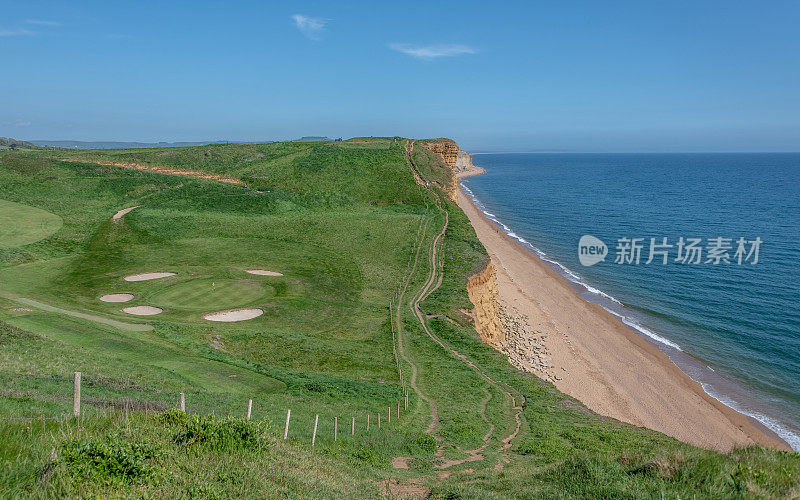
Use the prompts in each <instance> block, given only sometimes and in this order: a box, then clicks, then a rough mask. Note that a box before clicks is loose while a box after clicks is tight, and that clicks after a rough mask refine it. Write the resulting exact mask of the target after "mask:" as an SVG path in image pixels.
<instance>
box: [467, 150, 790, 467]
mask: <svg viewBox="0 0 800 500" xmlns="http://www.w3.org/2000/svg"><path fill="white" fill-rule="evenodd" d="M473 163H474V164H475V165H477V166H479V167H483V168H484V169H485V170H486V173H485V174H483V175H478V176H474V177H467V178H464V179H462V180H461V185H462V186H463V187H464V189H465V192H466V193H467V194H469V195H470V196H471V197H473V199H474V200H475V201H476V203H477V205H478V207H479V208H480V209H481V210H482V211H483V212H484V214H485V215H486V216H487V217H488V218H489V219H491V220H492V221H494V223H495V224H497V225H498V226H499V227H500V228H502V229H503V230H504V231H505V232H507V233H508V234H509V235H510V236H511V237H513V238H515V239H516V240H517V241H519V242H520V244H522V245H523V246H525V247H526V248H527V249H528V250H530V251H531V252H533V253H534V254H536V255H537V256H539V257H540V258H541V259H543V260H544V261H545V262H547V263H548V264H549V265H550V266H551V267H553V268H554V269H555V270H556V271H558V272H559V273H560V274H561V275H563V276H564V277H565V278H566V279H568V280H569V281H570V282H571V283H572V284H573V286H574V287H575V289H576V290H578V292H579V293H580V294H581V295H582V296H583V297H584V298H585V299H587V300H590V301H592V302H596V303H597V304H599V305H601V306H602V307H604V308H605V309H607V310H608V311H609V312H611V313H612V314H614V315H615V316H617V317H618V318H619V320H620V321H622V322H623V323H625V324H626V325H628V326H629V327H630V328H632V329H633V330H635V331H636V332H638V333H639V334H640V335H642V336H643V337H644V338H646V339H647V340H649V341H650V342H652V343H653V344H655V345H656V346H657V347H658V348H659V349H661V350H662V351H663V352H664V353H665V354H666V355H667V356H669V358H670V359H671V360H672V362H673V363H675V364H676V365H677V366H678V367H679V368H680V369H681V370H683V371H684V372H685V373H686V374H687V375H688V376H689V377H691V378H692V379H694V380H696V381H697V382H699V383H700V384H702V386H703V388H704V389H705V391H706V392H707V393H708V394H709V395H711V396H713V397H714V398H716V399H718V400H719V401H721V402H722V403H724V404H726V405H728V406H730V407H732V408H734V409H736V410H738V411H740V412H742V413H744V414H747V415H750V416H751V417H753V418H755V419H757V420H759V421H760V422H761V423H763V424H764V425H765V426H767V427H768V428H770V429H772V430H773V431H774V432H775V433H776V434H778V435H779V436H780V437H781V438H783V439H784V440H785V441H786V442H787V443H789V445H790V446H791V447H792V448H794V450H795V451H800V153H730V154H728V153H725V154H719V153H692V154H638V153H637V154H567V153H559V154H549V153H502V154H475V155H473ZM589 237H593V238H589ZM582 238H583V239H582ZM579 243H582V244H583V245H582V246H583V250H582V251H583V258H582V257H581V254H580V253H579V251H580V249H579ZM603 247H605V252H603ZM601 253H602V255H601ZM582 261H583V262H582ZM665 261H666V262H665ZM585 264H588V265H585Z"/></svg>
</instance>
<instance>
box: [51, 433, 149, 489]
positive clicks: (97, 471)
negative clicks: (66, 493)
mask: <svg viewBox="0 0 800 500" xmlns="http://www.w3.org/2000/svg"><path fill="white" fill-rule="evenodd" d="M159 452H160V450H159V449H158V448H157V447H155V446H153V445H149V444H146V443H131V442H129V441H126V440H125V439H124V438H123V437H122V436H120V435H111V436H106V437H105V438H103V439H102V440H85V439H83V440H73V441H68V442H66V443H64V444H63V445H62V447H61V459H62V460H63V462H64V463H65V464H66V466H67V469H69V471H70V472H72V473H73V474H75V475H77V476H79V477H83V478H87V479H109V478H110V479H121V480H123V481H126V482H130V481H133V480H134V479H138V478H141V477H145V476H148V475H149V474H151V473H152V472H153V470H154V469H155V464H154V462H155V460H156V459H157V458H158V455H159Z"/></svg>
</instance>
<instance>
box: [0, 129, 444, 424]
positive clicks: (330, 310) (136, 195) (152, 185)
mask: <svg viewBox="0 0 800 500" xmlns="http://www.w3.org/2000/svg"><path fill="white" fill-rule="evenodd" d="M69 155H70V156H71V157H72V159H73V160H77V161H70V162H65V161H60V160H59V159H57V158H55V157H56V154H55V153H51V152H17V153H13V154H12V153H11V152H8V153H3V154H2V156H0V199H14V200H19V203H13V204H11V203H5V204H3V205H2V207H3V210H4V213H5V214H6V217H7V218H8V217H11V216H10V215H9V214H12V213H14V214H23V215H24V214H27V217H28V218H27V219H26V220H30V221H31V222H30V223H26V224H24V225H20V224H18V223H17V224H13V225H12V226H11V227H13V228H14V229H13V230H14V235H15V236H14V241H15V243H20V242H22V241H32V240H33V239H34V238H42V237H44V236H46V234H47V232H46V231H44V229H46V228H49V229H47V230H48V231H53V230H54V229H53V225H52V224H54V223H56V222H57V223H58V224H60V221H61V220H62V219H63V221H64V226H63V229H62V230H61V231H58V232H56V233H55V234H54V235H53V236H52V237H51V238H49V239H46V240H44V241H41V242H40V243H38V244H36V245H30V246H27V247H24V248H22V249H20V248H11V249H2V248H0V292H1V293H0V325H2V326H4V327H6V328H17V329H18V330H16V331H19V332H21V333H20V335H22V336H23V338H24V339H27V340H24V341H19V342H20V344H19V345H17V344H12V345H8V346H6V345H4V346H3V349H4V351H5V352H7V353H14V352H25V349H27V348H26V347H24V346H25V345H26V344H27V343H28V342H57V343H58V344H59V348H58V349H56V348H55V346H51V347H49V348H48V349H45V350H43V351H42V352H43V355H41V356H37V357H35V358H30V357H28V356H24V355H20V356H16V357H14V356H12V357H10V358H8V359H7V360H6V361H7V363H6V365H5V367H4V368H3V369H2V370H0V377H2V376H3V374H5V375H6V376H11V375H12V374H14V373H18V372H24V373H27V374H30V375H33V376H36V377H39V376H45V377H47V376H66V375H69V374H70V373H71V372H72V371H74V370H76V369H78V367H83V368H82V370H81V371H82V372H83V373H84V376H85V377H86V378H87V380H92V378H95V379H97V378H98V377H99V378H100V379H101V380H104V381H102V382H101V381H96V382H95V383H94V384H93V385H92V389H91V390H92V391H94V395H95V396H97V397H100V396H101V395H102V394H103V393H107V394H112V393H115V391H114V390H113V387H114V386H117V385H119V384H120V383H121V384H122V385H126V384H134V385H136V386H137V387H140V389H139V390H140V391H141V392H140V393H139V396H136V397H144V398H145V399H148V398H151V399H153V400H154V401H163V400H164V396H163V395H161V391H162V390H164V389H165V388H168V390H170V391H174V394H176V393H177V392H178V391H181V392H185V393H187V394H188V393H192V394H193V396H191V397H190V398H189V400H190V402H191V404H192V405H193V408H194V409H195V410H197V411H207V412H210V411H214V412H217V413H224V412H226V411H228V405H229V404H230V403H231V402H233V401H234V400H236V399H237V398H238V399H241V398H245V397H246V398H256V400H257V401H256V405H255V406H256V408H257V409H256V412H260V414H261V415H270V416H272V417H274V418H275V419H278V418H280V415H281V414H283V413H284V412H285V410H286V408H288V407H290V406H291V407H292V408H294V411H295V412H296V414H297V418H298V419H302V418H304V414H312V413H317V412H319V413H322V414H323V415H325V414H329V413H331V412H333V411H335V410H336V407H333V406H328V405H327V403H325V402H324V401H325V400H326V398H334V397H335V398H336V401H337V405H338V408H350V410H349V411H352V412H366V411H367V410H370V411H375V410H376V409H377V408H382V407H384V406H385V405H386V404H388V403H389V402H391V401H396V400H397V399H398V397H399V394H400V390H399V387H398V385H397V378H398V377H397V371H396V368H395V366H394V365H393V357H392V344H391V330H390V328H389V323H388V303H389V300H390V299H391V297H392V295H393V294H394V291H395V290H396V289H397V287H398V286H399V284H400V282H401V280H402V278H403V274H404V272H405V270H406V267H407V264H408V260H409V256H410V255H411V252H412V250H413V242H414V235H415V233H416V230H417V228H418V226H419V222H420V220H421V218H422V217H424V216H425V213H426V203H427V202H429V201H428V200H426V195H425V193H424V192H423V191H421V190H420V188H419V186H417V185H416V184H415V182H414V179H413V177H412V176H411V175H410V174H409V167H408V165H407V164H406V162H405V160H404V156H403V150H402V146H401V143H400V141H399V140H397V139H394V138H388V139H380V140H377V141H370V143H369V147H360V146H358V145H357V144H349V143H348V144H347V146H345V145H343V144H335V143H303V144H297V143H275V144H241V145H240V144H230V145H211V146H204V147H191V148H175V149H147V150H120V151H113V150H106V151H82V152H81V151H78V152H70V153H69ZM62 156H64V154H63V153H62V154H60V155H59V157H62ZM82 159H86V160H87V161H86V162H85V163H84V162H81V160H82ZM94 160H102V161H105V162H109V161H110V162H125V163H128V162H130V163H136V164H154V165H163V166H165V167H169V168H170V169H171V170H172V171H174V172H180V171H181V170H185V171H186V172H199V171H202V172H211V173H216V174H224V175H226V176H237V177H239V178H242V179H245V180H246V182H247V184H248V186H249V187H245V186H243V185H237V184H229V183H221V182H216V181H214V180H212V179H203V178H195V177H192V176H191V175H179V174H164V173H158V172H152V171H146V170H136V169H128V168H122V167H115V166H109V165H98V164H96V163H92V161H94ZM131 206H138V207H139V208H137V209H136V210H133V211H131V212H130V213H127V214H126V215H125V217H123V218H120V219H119V220H116V221H112V220H111V218H112V216H113V215H114V214H115V213H117V212H118V211H119V210H120V209H123V208H125V207H131ZM34 215H35V216H36V217H33V216H34ZM37 217H38V218H37ZM37 220H38V221H39V222H38V225H36V224H34V223H33V222H34V221H37ZM48 224H50V225H49V226H48ZM3 227H4V228H5V227H8V225H7V224H4V226H3ZM9 231H10V230H8V229H6V232H7V234H9V235H10V232H9ZM22 232H24V233H25V235H24V236H23V235H22V234H20V235H19V236H17V234H18V233H22ZM23 237H24V238H27V239H22V238H23ZM248 269H267V270H274V271H279V272H280V273H281V274H283V276H258V275H253V274H249V273H247V272H246V270H248ZM152 272H168V273H174V275H170V276H167V277H164V278H161V279H153V280H143V281H126V280H124V279H123V278H124V277H126V276H131V275H135V274H139V273H152ZM108 294H131V295H133V298H132V299H131V300H129V301H126V302H124V303H115V302H106V301H102V300H100V297H102V296H105V295H108ZM21 299H25V300H27V299H30V300H34V301H39V302H41V303H45V304H48V305H50V306H52V309H51V310H49V311H48V310H42V309H35V308H30V309H32V310H30V311H26V310H21V309H20V308H21V307H24V306H25V304H24V303H22V302H20V301H19V300H21ZM146 306H152V307H157V308H160V309H163V312H160V313H159V314H155V315H151V316H142V315H135V314H127V313H125V312H124V311H123V309H127V308H133V309H128V310H130V311H139V310H141V309H142V308H143V307H146ZM241 308H257V309H259V310H260V311H263V314H260V315H259V316H257V317H254V318H252V319H249V320H247V321H241V322H230V323H226V322H212V321H208V320H206V319H203V317H204V316H205V315H207V314H209V313H214V312H219V311H227V310H230V309H241ZM58 310H69V311H76V312H79V313H81V314H85V315H92V316H100V317H103V318H108V319H109V320H113V321H117V322H125V323H130V324H136V325H142V326H149V327H151V329H150V330H147V331H146V332H131V331H126V330H120V329H118V328H114V327H113V326H103V325H102V324H98V323H97V322H94V323H91V322H88V321H85V320H81V319H80V317H66V316H65V315H63V314H61V315H60V314H58V312H57V311H58ZM54 311H56V312H54ZM90 331H91V332H92V334H91V335H89V334H88V333H87V332H90ZM77 332H83V333H80V334H78V333H77ZM34 339H41V340H34ZM44 339H47V340H44ZM89 339H91V340H92V342H91V352H88V351H87V350H86V347H87V342H88V341H89ZM16 349H20V350H19V351H17V350H16ZM57 351H58V352H62V354H56V352H57ZM64 351H66V352H68V353H69V354H67V355H64V354H63V352H64ZM50 353H52V355H51V354H50ZM156 354H157V355H156ZM89 359H92V362H91V367H87V366H85V364H86V363H87V361H88V360H89ZM212 366H213V367H216V368H215V369H209V367H212ZM188 367H192V368H191V369H189V368H188ZM204 367H205V368H204ZM225 367H227V368H225ZM111 374H116V375H113V376H112V375H111ZM126 374H130V375H126ZM128 376H130V381H125V382H120V381H119V378H120V377H122V378H126V377H128ZM109 377H110V378H109ZM35 380H38V379H35V378H34V379H25V378H23V379H20V380H16V381H15V382H14V383H15V387H16V388H18V389H19V390H26V391H33V393H34V394H39V393H40V395H41V396H42V397H43V398H48V397H49V398H52V397H55V396H58V395H59V394H60V393H61V392H62V389H57V388H54V387H42V388H39V389H37V388H36V383H35V382H34V381H35ZM265 387H267V388H268V389H267V390H266V392H269V393H270V394H272V395H271V396H270V398H268V399H258V398H260V396H259V395H260V394H264V393H265ZM276 390H277V391H278V392H279V393H280V396H276V395H275V394H274V391H276ZM130 396H131V397H134V396H135V395H130ZM309 397H310V398H311V399H312V400H313V401H314V402H315V403H314V404H313V405H309V404H303V405H299V404H296V403H293V402H296V401H300V400H306V401H307V400H308V398H309ZM173 398H174V395H171V396H169V397H168V398H167V399H168V400H172V399H173ZM320 398H322V399H320ZM64 404H65V403H64ZM45 405H46V404H45V403H44V402H43V401H40V399H38V397H37V398H33V399H32V400H31V403H30V405H28V406H26V407H25V408H28V410H26V411H30V410H31V408H32V409H33V411H39V410H38V409H37V408H44V406H45ZM50 406H52V405H50ZM18 410H19V408H17V407H14V409H13V410H12V411H11V413H12V414H13V413H15V412H16V411H18ZM87 411H89V412H91V411H93V408H92V407H91V405H90V407H89V408H87ZM325 425H327V424H325ZM303 432H306V430H304V431H303Z"/></svg>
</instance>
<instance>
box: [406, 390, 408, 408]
mask: <svg viewBox="0 0 800 500" xmlns="http://www.w3.org/2000/svg"><path fill="white" fill-rule="evenodd" d="M406 410H408V392H406Z"/></svg>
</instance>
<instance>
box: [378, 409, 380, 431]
mask: <svg viewBox="0 0 800 500" xmlns="http://www.w3.org/2000/svg"><path fill="white" fill-rule="evenodd" d="M380 428H381V412H378V429H380Z"/></svg>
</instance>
